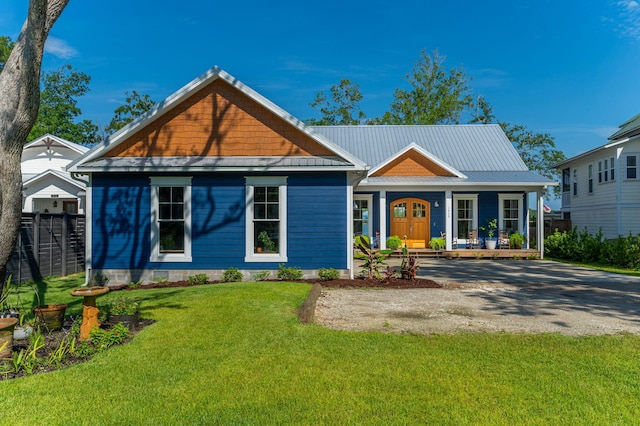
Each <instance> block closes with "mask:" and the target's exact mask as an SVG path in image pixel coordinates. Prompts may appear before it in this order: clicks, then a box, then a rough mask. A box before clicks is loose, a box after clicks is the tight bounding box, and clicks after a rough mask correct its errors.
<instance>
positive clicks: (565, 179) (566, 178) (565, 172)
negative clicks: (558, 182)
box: [562, 168, 571, 192]
mask: <svg viewBox="0 0 640 426" xmlns="http://www.w3.org/2000/svg"><path fill="white" fill-rule="evenodd" d="M570 173H571V171H570V170H569V169H568V168H567V169H562V192H569V191H571V174H570Z"/></svg>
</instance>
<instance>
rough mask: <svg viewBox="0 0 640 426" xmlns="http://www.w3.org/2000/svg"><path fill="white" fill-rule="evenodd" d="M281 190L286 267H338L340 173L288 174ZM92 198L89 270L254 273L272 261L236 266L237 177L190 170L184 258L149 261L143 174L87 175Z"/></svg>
mask: <svg viewBox="0 0 640 426" xmlns="http://www.w3.org/2000/svg"><path fill="white" fill-rule="evenodd" d="M165 175H166V174H165ZM163 176H164V175H163ZM287 195H288V198H287V206H288V216H287V224H288V229H287V235H288V257H289V262H288V264H289V265H291V266H298V267H301V268H303V269H317V268H321V267H326V268H328V267H333V268H340V269H345V268H346V267H347V259H346V250H347V241H346V240H347V238H346V233H347V194H346V176H345V174H344V173H333V174H326V173H325V174H319V173H317V174H301V173H297V174H289V175H288V188H287ZM92 196H93V204H92V212H93V239H92V251H93V268H95V269H151V268H153V269H227V268H229V267H232V266H233V267H238V268H244V269H256V270H261V269H274V268H277V266H278V264H277V263H273V264H272V263H246V264H245V263H244V256H245V175H244V174H242V175H239V174H215V175H207V174H194V175H193V180H192V187H191V198H192V217H191V223H192V259H193V260H192V262H190V263H182V262H175V263H173V262H150V260H149V258H150V250H151V243H150V232H151V231H150V222H149V221H150V211H151V207H150V202H151V195H150V186H149V176H147V175H140V174H113V173H112V174H109V175H105V174H94V176H93V188H92Z"/></svg>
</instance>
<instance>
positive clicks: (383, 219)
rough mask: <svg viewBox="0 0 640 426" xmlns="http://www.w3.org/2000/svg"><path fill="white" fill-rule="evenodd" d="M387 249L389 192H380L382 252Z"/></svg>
mask: <svg viewBox="0 0 640 426" xmlns="http://www.w3.org/2000/svg"><path fill="white" fill-rule="evenodd" d="M386 249H387V191H380V250H386Z"/></svg>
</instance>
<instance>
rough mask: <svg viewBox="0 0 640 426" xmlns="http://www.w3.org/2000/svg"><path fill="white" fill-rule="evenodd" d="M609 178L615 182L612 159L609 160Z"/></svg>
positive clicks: (614, 168) (614, 169)
mask: <svg viewBox="0 0 640 426" xmlns="http://www.w3.org/2000/svg"><path fill="white" fill-rule="evenodd" d="M609 167H610V169H609V178H610V179H611V180H616V167H615V163H614V162H613V157H611V159H610V160H609Z"/></svg>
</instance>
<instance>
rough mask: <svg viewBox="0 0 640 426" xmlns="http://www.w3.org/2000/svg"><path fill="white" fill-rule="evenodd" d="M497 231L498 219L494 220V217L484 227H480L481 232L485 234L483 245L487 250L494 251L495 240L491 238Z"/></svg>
mask: <svg viewBox="0 0 640 426" xmlns="http://www.w3.org/2000/svg"><path fill="white" fill-rule="evenodd" d="M497 229H498V219H496V218H495V217H494V218H493V219H488V220H487V224H486V225H485V226H481V227H480V230H481V231H486V233H487V238H485V240H484V245H485V247H486V248H487V249H489V250H495V249H496V242H497V240H496V239H495V238H493V236H494V235H495V233H496V230H497Z"/></svg>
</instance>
